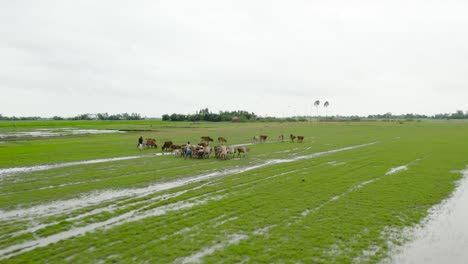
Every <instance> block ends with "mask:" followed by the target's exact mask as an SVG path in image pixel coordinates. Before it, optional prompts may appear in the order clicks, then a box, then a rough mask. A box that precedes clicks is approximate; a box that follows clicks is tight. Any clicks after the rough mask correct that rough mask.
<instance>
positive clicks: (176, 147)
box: [170, 144, 182, 150]
mask: <svg viewBox="0 0 468 264" xmlns="http://www.w3.org/2000/svg"><path fill="white" fill-rule="evenodd" d="M170 148H171V149H172V150H174V149H182V146H179V145H175V144H172V145H171V146H170Z"/></svg>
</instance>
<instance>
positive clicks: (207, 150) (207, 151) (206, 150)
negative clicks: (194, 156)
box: [203, 146, 211, 158]
mask: <svg viewBox="0 0 468 264" xmlns="http://www.w3.org/2000/svg"><path fill="white" fill-rule="evenodd" d="M210 154H211V147H210V146H206V147H205V148H203V158H209V157H210Z"/></svg>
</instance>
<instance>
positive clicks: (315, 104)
mask: <svg viewBox="0 0 468 264" xmlns="http://www.w3.org/2000/svg"><path fill="white" fill-rule="evenodd" d="M314 106H315V107H317V116H318V107H319V106H320V100H317V101H315V103H314Z"/></svg>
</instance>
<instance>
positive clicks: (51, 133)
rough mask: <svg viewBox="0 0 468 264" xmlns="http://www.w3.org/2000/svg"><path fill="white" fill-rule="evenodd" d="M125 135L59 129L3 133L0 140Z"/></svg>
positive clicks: (98, 130)
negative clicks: (85, 135) (84, 135)
mask: <svg viewBox="0 0 468 264" xmlns="http://www.w3.org/2000/svg"><path fill="white" fill-rule="evenodd" d="M112 133H125V132H124V131H119V130H106V129H76V128H59V129H37V130H35V131H27V132H5V133H0V139H6V138H24V137H60V136H67V135H83V134H112Z"/></svg>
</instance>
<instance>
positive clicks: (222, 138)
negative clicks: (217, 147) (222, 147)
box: [218, 137, 227, 144]
mask: <svg viewBox="0 0 468 264" xmlns="http://www.w3.org/2000/svg"><path fill="white" fill-rule="evenodd" d="M218 143H220V144H221V143H227V140H226V139H225V138H224V137H218Z"/></svg>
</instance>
